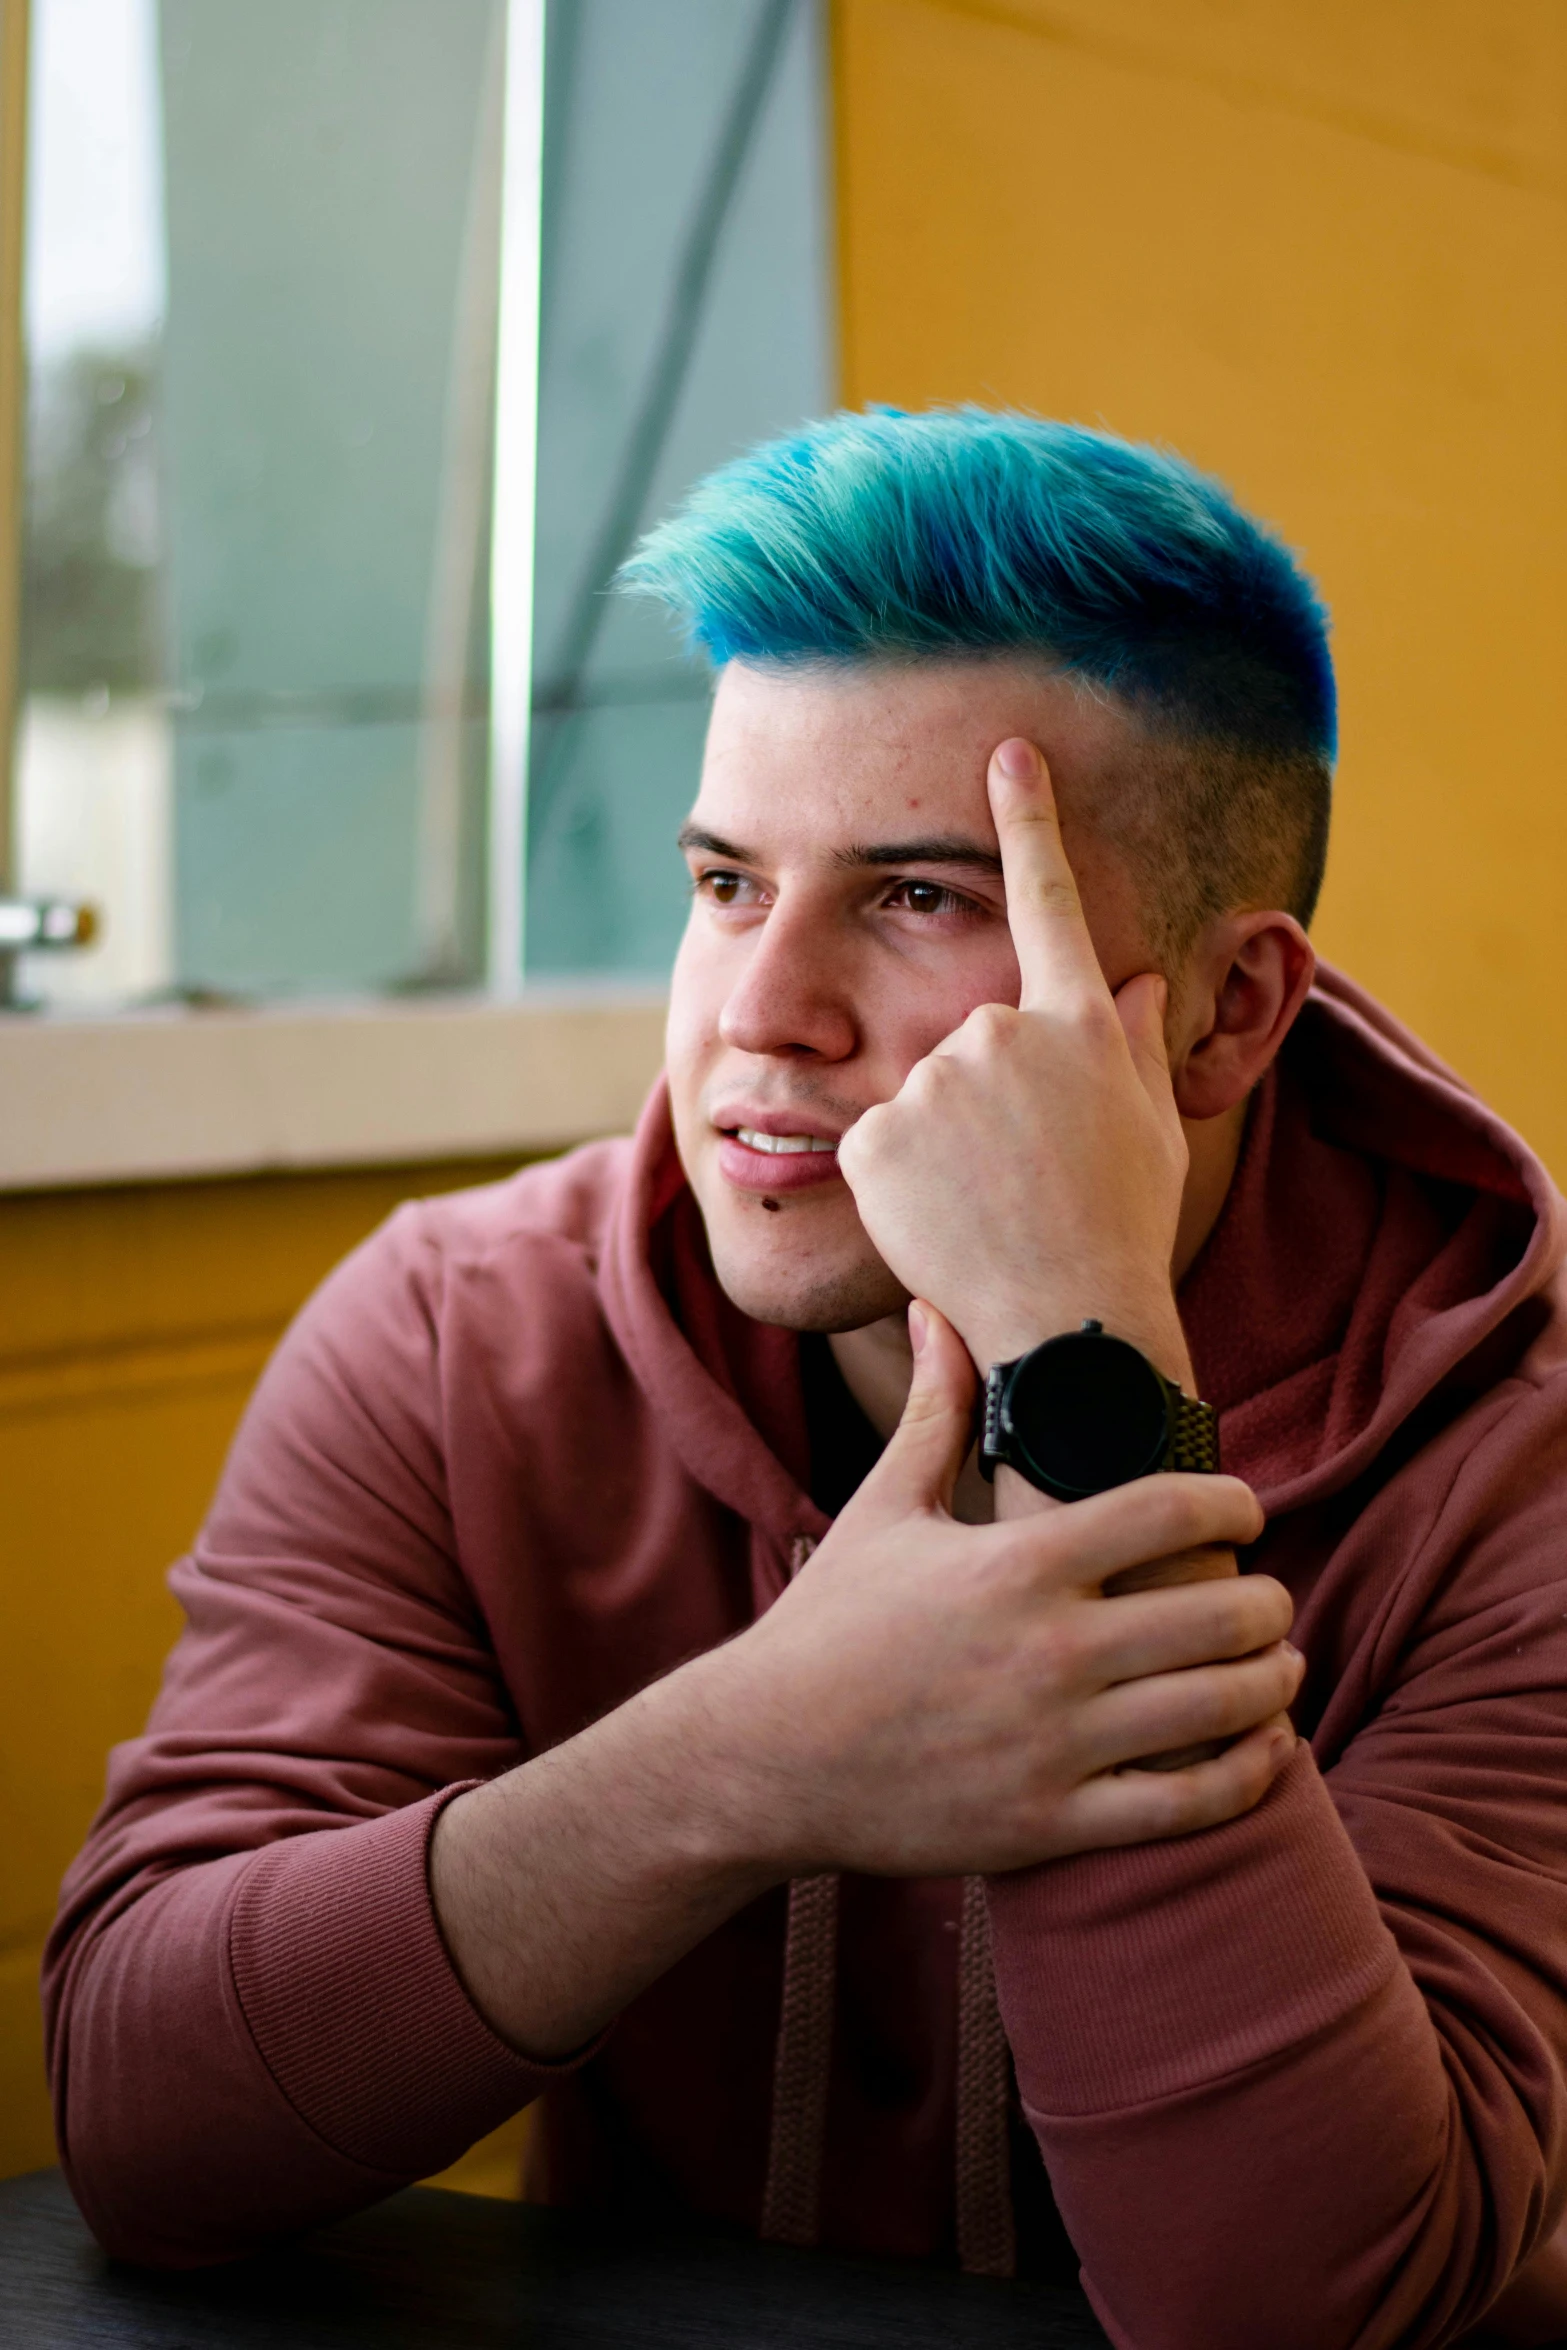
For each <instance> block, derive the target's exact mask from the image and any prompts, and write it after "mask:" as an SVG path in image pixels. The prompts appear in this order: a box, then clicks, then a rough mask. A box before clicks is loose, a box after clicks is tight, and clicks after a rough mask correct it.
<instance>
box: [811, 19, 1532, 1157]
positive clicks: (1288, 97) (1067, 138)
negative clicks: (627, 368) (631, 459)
mask: <svg viewBox="0 0 1567 2350" xmlns="http://www.w3.org/2000/svg"><path fill="white" fill-rule="evenodd" d="M836 44H837V90H838V106H839V118H838V139H839V217H840V235H841V254H842V269H843V349H844V374H845V392H846V396H847V397H848V398H849V399H850V400H852V401H861V400H866V399H877V400H891V401H894V402H898V403H902V404H906V405H909V406H920V405H923V404H925V403H927V402H930V401H935V400H955V399H980V400H988V401H1014V402H1018V403H1021V404H1023V405H1025V406H1028V407H1032V408H1035V409H1038V410H1042V411H1045V412H1047V413H1050V414H1054V415H1061V416H1068V417H1074V418H1077V419H1079V420H1081V421H1082V422H1085V423H1101V422H1102V423H1105V424H1108V425H1110V426H1112V427H1113V428H1114V429H1115V430H1117V431H1120V432H1125V433H1130V434H1134V435H1138V436H1145V437H1148V438H1151V439H1156V440H1162V441H1166V442H1169V443H1172V444H1174V445H1175V446H1176V447H1177V448H1180V449H1182V450H1184V451H1186V452H1187V453H1188V454H1189V455H1191V456H1192V457H1194V458H1196V459H1197V460H1198V461H1199V462H1200V463H1202V464H1204V465H1206V466H1209V467H1211V468H1212V469H1213V470H1214V471H1216V472H1218V473H1220V474H1221V475H1222V476H1223V477H1224V478H1225V479H1226V480H1228V481H1229V482H1230V483H1231V484H1232V486H1233V487H1234V488H1235V489H1236V490H1237V491H1238V492H1239V494H1240V495H1241V496H1242V498H1244V499H1245V500H1246V501H1248V502H1249V503H1250V504H1252V505H1254V506H1255V507H1256V508H1257V509H1259V510H1260V511H1261V512H1262V513H1263V514H1265V515H1268V516H1270V517H1272V518H1273V519H1274V520H1275V521H1276V522H1277V523H1278V524H1279V525H1280V526H1281V527H1282V529H1283V530H1284V532H1285V534H1286V536H1287V537H1288V538H1289V540H1290V541H1291V543H1292V544H1293V545H1295V546H1296V547H1298V548H1299V549H1300V550H1301V551H1302V552H1303V554H1304V555H1305V558H1306V560H1307V562H1308V564H1309V565H1310V567H1311V569H1312V570H1313V572H1314V573H1315V575H1316V576H1317V578H1318V580H1319V581H1320V582H1321V584H1322V586H1323V588H1324V589H1325V591H1326V594H1327V597H1328V600H1329V602H1330V604H1331V606H1332V609H1333V614H1334V619H1335V623H1336V637H1335V642H1336V651H1337V659H1338V665H1339V673H1340V680H1341V685H1342V694H1343V763H1342V768H1341V774H1340V790H1339V802H1338V812H1337V817H1336V824H1335V841H1334V847H1333V852H1332V858H1331V862H1330V866H1329V878H1328V886H1327V891H1326V895H1325V898H1324V902H1323V907H1322V913H1321V916H1320V920H1319V925H1318V938H1319V943H1320V945H1321V947H1322V949H1323V951H1324V952H1325V953H1326V954H1328V955H1330V956H1332V957H1334V958H1335V959H1337V960H1338V961H1340V962H1341V963H1342V964H1343V965H1344V966H1345V967H1346V968H1348V969H1349V970H1350V971H1351V972H1352V973H1353V974H1355V975H1356V976H1357V977H1359V978H1360V979H1362V980H1363V981H1364V982H1365V983H1366V984H1367V985H1369V986H1370V987H1371V988H1372V989H1374V990H1375V991H1376V992H1377V993H1378V994H1379V995H1381V996H1382V997H1383V998H1384V1000H1385V1001H1386V1002H1387V1003H1388V1004H1389V1005H1390V1006H1391V1008H1392V1009H1394V1010H1395V1011H1397V1012H1398V1013H1399V1014H1400V1015H1401V1016H1402V1017H1404V1018H1406V1019H1408V1020H1409V1021H1411V1022H1412V1023H1413V1024H1414V1026H1416V1027H1417V1028H1418V1029H1420V1030H1421V1031H1422V1032H1423V1033H1424V1034H1425V1035H1426V1036H1427V1038H1428V1039H1429V1040H1430V1041H1431V1043H1433V1044H1434V1045H1435V1046H1436V1048H1437V1049H1438V1050H1439V1051H1441V1052H1443V1053H1445V1054H1446V1055H1447V1056H1448V1057H1449V1058H1450V1059H1451V1060H1452V1061H1453V1062H1454V1063H1455V1064H1456V1065H1457V1066H1458V1067H1459V1069H1460V1070H1462V1072H1463V1073H1464V1074H1465V1075H1466V1076H1467V1077H1469V1078H1470V1080H1471V1081H1472V1082H1474V1083H1475V1084H1477V1085H1478V1086H1479V1087H1480V1088H1481V1089H1482V1090H1483V1091H1484V1092H1485V1093H1486V1094H1488V1095H1489V1096H1490V1097H1491V1099H1492V1100H1493V1101H1494V1102H1495V1103H1496V1105H1497V1107H1498V1108H1500V1109H1501V1110H1502V1111H1503V1112H1504V1113H1505V1114H1506V1115H1507V1116H1509V1117H1510V1118H1512V1119H1513V1120H1514V1121H1515V1122H1516V1123H1517V1124H1518V1125H1520V1126H1521V1127H1522V1128H1523V1130H1524V1132H1525V1133H1526V1134H1528V1135H1529V1136H1530V1138H1531V1139H1532V1140H1533V1141H1534V1142H1535V1143H1536V1145H1537V1146H1538V1147H1539V1148H1540V1149H1541V1150H1543V1152H1544V1153H1545V1155H1546V1157H1547V1158H1548V1159H1549V1160H1550V1161H1551V1163H1552V1164H1553V1166H1554V1168H1555V1171H1556V1173H1557V1175H1558V1177H1562V1176H1567V1082H1564V1077H1563V1072H1564V1069H1567V987H1564V986H1563V985H1562V984H1560V963H1559V960H1558V958H1559V957H1560V955H1561V953H1562V948H1563V943H1564V932H1567V920H1564V916H1567V902H1564V876H1567V772H1564V769H1567V751H1564V744H1567V726H1564V720H1567V708H1564V703H1567V657H1564V653H1563V644H1564V640H1567V527H1564V525H1567V11H1564V10H1563V9H1562V7H1561V6H1560V0H838V10H837V34H836Z"/></svg>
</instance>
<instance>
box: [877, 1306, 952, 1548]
mask: <svg viewBox="0 0 1567 2350" xmlns="http://www.w3.org/2000/svg"><path fill="white" fill-rule="evenodd" d="M909 1340H910V1344H911V1345H912V1346H913V1349H914V1380H913V1384H912V1385H911V1387H910V1389H909V1399H908V1402H907V1403H906V1404H905V1405H904V1407H903V1417H902V1419H901V1420H900V1421H899V1422H898V1425H897V1427H896V1428H895V1429H894V1430H893V1432H892V1438H891V1441H890V1442H889V1444H888V1446H887V1449H886V1451H885V1452H884V1453H883V1454H882V1456H881V1459H880V1460H879V1461H878V1463H877V1465H876V1468H875V1470H874V1471H873V1473H872V1477H869V1478H867V1479H866V1491H867V1494H869V1492H870V1490H871V1488H872V1485H873V1483H874V1490H875V1495H876V1498H877V1500H879V1501H881V1502H887V1501H895V1502H897V1503H898V1504H900V1505H901V1506H903V1507H905V1508H911V1507H915V1506H918V1505H920V1504H922V1503H923V1504H929V1503H931V1502H937V1503H939V1504H940V1505H941V1507H942V1508H943V1509H950V1508H951V1506H952V1489H953V1487H954V1485H955V1484H956V1483H957V1477H958V1471H959V1470H960V1469H961V1468H962V1466H963V1463H964V1461H965V1460H966V1459H967V1458H968V1452H969V1447H970V1445H971V1444H972V1443H973V1441H974V1424H973V1423H974V1366H973V1364H972V1363H971V1362H970V1360H969V1355H968V1349H967V1347H966V1346H965V1345H964V1344H963V1341H962V1339H961V1338H960V1337H959V1336H958V1334H957V1332H956V1331H955V1330H954V1329H953V1327H952V1324H951V1323H950V1322H949V1321H947V1320H946V1318H945V1316H944V1315H941V1314H938V1313H937V1311H936V1309H935V1307H934V1306H932V1305H927V1304H926V1302H925V1300H924V1299H923V1298H920V1297H917V1298H916V1299H915V1300H914V1303H913V1304H912V1305H911V1306H910V1308H909Z"/></svg>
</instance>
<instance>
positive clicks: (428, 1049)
mask: <svg viewBox="0 0 1567 2350" xmlns="http://www.w3.org/2000/svg"><path fill="white" fill-rule="evenodd" d="M663 1030H664V1001H663V997H662V994H661V993H660V992H658V991H656V990H654V989H652V988H647V989H642V990H639V989H634V988H624V987H622V988H613V989H612V988H610V987H608V986H605V987H602V988H591V987H582V988H570V989H568V988H565V987H562V988H559V989H542V988H541V989H539V990H537V991H530V993H529V994H528V995H526V996H525V997H524V998H523V999H522V1000H521V1001H519V1002H517V1003H506V1004H502V1003H494V1002H490V1001H487V1000H485V999H483V998H479V997H472V996H452V997H444V998H430V999H424V1000H420V1001H398V1000H393V1001H389V1002H367V1003H350V1004H341V1003H335V1004H325V1005H301V1004H289V1005H275V1006H268V1007H266V1008H263V1009H256V1010H227V1009H225V1010H221V1011H193V1010H186V1009H184V1008H173V1009H169V1010H158V1011H148V1012H127V1013H120V1014H114V1015H112V1016H104V1017H95V1018H83V1017H77V1016H75V1015H69V1014H33V1013H0V1104H3V1110H0V1191H41V1190H52V1189H56V1188H58V1187H61V1186H65V1185H83V1184H103V1183H137V1182H157V1181H166V1180H168V1179H170V1178H177V1177H180V1176H197V1175H237V1174H251V1173H259V1172H262V1171H265V1170H267V1169H276V1168H290V1167H352V1166H381V1165H394V1164H396V1163H398V1162H400V1161H416V1160H429V1159H437V1158H446V1159H449V1158H463V1157H468V1156H473V1157H480V1156H485V1155H494V1154H497V1153H502V1152H506V1151H511V1150H518V1151H525V1150H530V1151H536V1150H544V1149H548V1148H550V1147H552V1146H555V1145H560V1144H564V1143H568V1142H576V1141H581V1140H583V1139H585V1138H586V1137H588V1136H590V1135H596V1134H610V1133H615V1132H619V1131H623V1130H624V1129H625V1128H627V1127H629V1126H630V1125H631V1124H632V1122H633V1120H634V1119H635V1117H636V1115H637V1112H638V1109H639V1108H640V1106H641V1103H642V1100H643V1097H644V1096H645V1094H646V1093H647V1090H648V1087H649V1086H650V1084H651V1083H652V1081H653V1078H654V1076H655V1075H656V1074H657V1071H658V1068H659V1065H660V1062H661V1059H662V1054H663Z"/></svg>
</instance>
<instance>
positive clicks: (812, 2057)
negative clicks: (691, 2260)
mask: <svg viewBox="0 0 1567 2350" xmlns="http://www.w3.org/2000/svg"><path fill="white" fill-rule="evenodd" d="M837 1968H838V1879H837V1878H836V1877H796V1878H795V1879H794V1881H793V1883H792V1884H791V1885H790V1887H789V1923H788V1927H787V1929H786V1933H785V1939H784V1967H783V1997H782V2000H781V2003H780V2009H779V2017H778V2048H777V2054H776V2057H775V2059H774V2064H773V2119H772V2132H771V2136H770V2138H769V2141H768V2148H767V2185H766V2188H765V2190H764V2192H763V2196H762V2237H763V2240H764V2242H766V2243H769V2244H801V2245H811V2244H814V2243H815V2242H816V2240H817V2235H818V2232H819V2227H820V2217H821V2193H822V2146H823V2142H824V2139H825V2136H826V2126H827V2084H828V2081H829V2079H830V2077H831V2073H832V2028H833V2006H834V1990H835V1982H836V1976H837ZM1011 2078H1012V2051H1011V2049H1010V2048H1009V2047H1008V2046H1007V2036H1006V2033H1005V2031H1004V2030H1003V2029H1002V2024H1001V2010H1000V2008H999V2006H998V2005H997V2003H996V1977H995V1969H994V1967H993V1966H992V1964H991V1957H990V1917H989V1912H988V1911H987V1909H986V1906H985V1880H984V1878H983V1877H967V1878H965V1879H964V1883H963V1922H962V1926H961V1928H960V1932H959V1939H958V2094H957V2106H958V2113H957V2235H958V2261H959V2264H960V2266H961V2267H962V2268H963V2269H964V2271H965V2272H966V2273H967V2274H968V2275H969V2276H981V2277H1009V2276H1011V2275H1013V2274H1014V2272H1015V2270H1016V2266H1017V2244H1016V2231H1015V2227H1014V2223H1013V2217H1012V2177H1011V2147H1010V2143H1009V2131H1008V2110H1009V2099H1010V2091H1011Z"/></svg>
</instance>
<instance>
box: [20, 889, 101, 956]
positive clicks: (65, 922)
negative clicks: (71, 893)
mask: <svg viewBox="0 0 1567 2350" xmlns="http://www.w3.org/2000/svg"><path fill="white" fill-rule="evenodd" d="M97 935H98V909H97V907H96V906H89V905H87V904H85V903H84V902H83V901H82V900H80V899H78V898H6V897H0V954H8V955H17V954H28V955H31V954H37V953H38V952H40V951H42V952H44V953H52V952H53V951H54V950H55V949H56V948H59V947H85V946H91V944H92V942H93V940H94V939H95V938H96V937H97Z"/></svg>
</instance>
